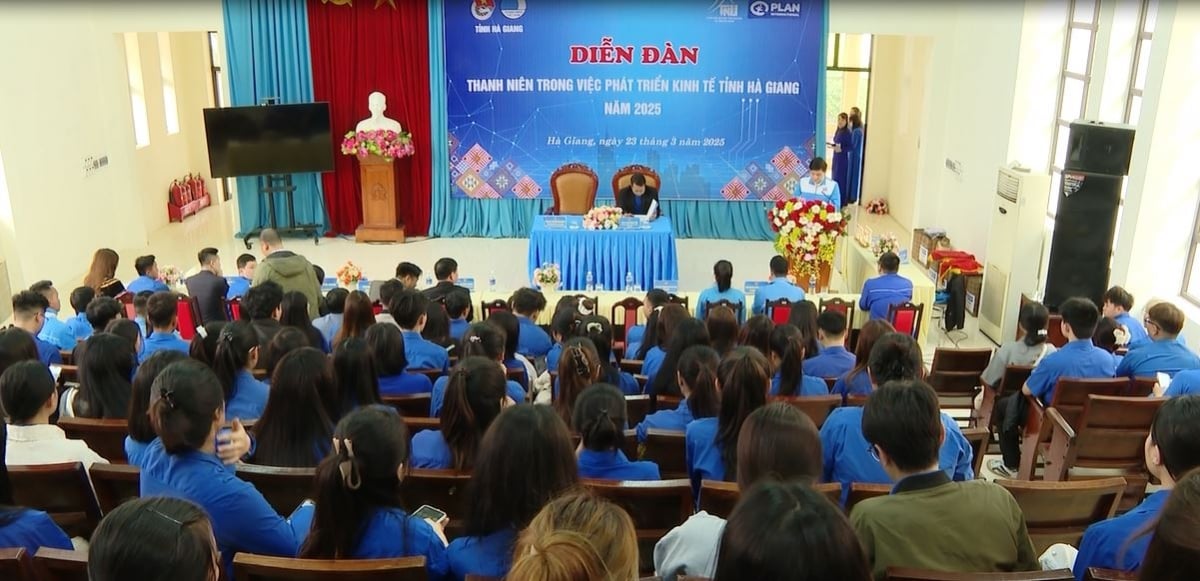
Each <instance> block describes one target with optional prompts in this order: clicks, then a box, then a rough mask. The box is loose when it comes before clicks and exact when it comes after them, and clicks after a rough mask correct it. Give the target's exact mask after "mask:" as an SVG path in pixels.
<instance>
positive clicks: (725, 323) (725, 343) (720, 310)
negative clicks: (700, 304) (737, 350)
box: [704, 305, 741, 357]
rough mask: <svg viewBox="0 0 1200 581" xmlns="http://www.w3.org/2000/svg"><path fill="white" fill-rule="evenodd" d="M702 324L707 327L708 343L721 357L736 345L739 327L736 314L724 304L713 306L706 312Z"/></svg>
mask: <svg viewBox="0 0 1200 581" xmlns="http://www.w3.org/2000/svg"><path fill="white" fill-rule="evenodd" d="M704 326H705V327H707V328H708V339H709V343H710V345H711V346H712V348H713V349H716V351H717V353H720V354H721V356H722V357H724V356H725V355H728V354H729V352H730V351H733V348H734V347H737V346H738V344H737V338H738V333H739V332H740V331H741V327H740V326H739V325H738V320H737V315H735V314H734V313H733V309H731V308H729V307H727V306H725V305H717V306H716V307H713V308H712V310H710V311H709V312H708V318H707V319H705V321H704Z"/></svg>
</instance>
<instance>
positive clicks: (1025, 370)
mask: <svg viewBox="0 0 1200 581" xmlns="http://www.w3.org/2000/svg"><path fill="white" fill-rule="evenodd" d="M1032 373H1033V366H1032V365H1009V366H1008V367H1005V368H1004V375H1003V376H1002V377H1001V378H1000V385H998V386H996V397H1000V396H1001V395H1004V394H1007V393H1017V392H1018V391H1020V390H1021V387H1022V386H1024V385H1025V382H1026V381H1029V375H1030V374H1032Z"/></svg>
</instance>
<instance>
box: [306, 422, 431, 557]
mask: <svg viewBox="0 0 1200 581" xmlns="http://www.w3.org/2000/svg"><path fill="white" fill-rule="evenodd" d="M408 456H409V449H408V430H407V429H406V428H405V427H404V422H402V421H400V418H399V417H398V414H397V413H396V411H395V410H393V409H392V408H389V407H386V406H381V405H372V406H367V407H363V408H359V409H357V410H354V411H353V412H350V414H349V415H347V416H346V417H344V418H342V421H340V422H338V425H337V428H336V429H335V430H334V432H333V451H332V452H331V453H330V454H329V455H328V456H326V457H325V459H324V460H322V461H321V464H320V465H319V466H317V473H316V478H315V487H316V498H315V500H316V505H317V507H316V511H315V513H314V514H313V521H312V529H311V530H310V532H309V534H308V538H307V539H306V540H305V541H304V544H303V545H302V546H301V547H300V553H299V556H300V557H301V558H305V559H342V558H351V557H353V555H354V551H355V549H356V548H358V542H359V538H360V537H361V536H362V529H363V527H364V526H365V525H366V523H367V521H368V520H369V519H370V518H371V515H372V514H373V513H374V512H375V511H376V510H380V509H384V510H386V509H399V508H401V500H400V474H399V472H400V470H401V469H402V468H407V465H408ZM406 518H411V517H406ZM405 528H407V527H401V531H403V530H405ZM401 534H402V535H403V533H401ZM406 544H407V543H406V542H405V539H403V538H401V539H400V542H399V547H400V549H401V552H402V553H404V552H406V551H407V547H406Z"/></svg>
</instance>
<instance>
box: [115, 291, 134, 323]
mask: <svg viewBox="0 0 1200 581" xmlns="http://www.w3.org/2000/svg"><path fill="white" fill-rule="evenodd" d="M117 302H119V303H121V306H122V307H125V318H126V319H129V320H130V321H132V320H134V319H136V318H137V307H135V306H133V293H131V292H129V291H125V292H123V293H121V294H119V295H117Z"/></svg>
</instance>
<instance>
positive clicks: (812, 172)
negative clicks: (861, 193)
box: [796, 157, 842, 211]
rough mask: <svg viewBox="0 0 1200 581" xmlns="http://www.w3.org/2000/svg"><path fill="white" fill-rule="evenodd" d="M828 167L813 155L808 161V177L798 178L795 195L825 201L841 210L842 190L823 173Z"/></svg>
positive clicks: (835, 208) (805, 198) (804, 198)
mask: <svg viewBox="0 0 1200 581" xmlns="http://www.w3.org/2000/svg"><path fill="white" fill-rule="evenodd" d="M828 169H829V164H827V163H825V160H824V159H821V158H819V157H814V158H813V159H812V161H810V162H808V177H806V178H804V179H802V180H800V185H799V191H798V192H796V194H797V195H796V197H798V198H800V199H802V200H805V201H808V200H816V201H818V202H825V203H826V204H830V205H832V206H833V209H834V210H835V211H836V210H841V209H842V191H841V188H840V187H839V186H838V183H837V182H835V181H833V180H831V179H829V176H828V175H826V174H825V172H826V171H827V170H828Z"/></svg>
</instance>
